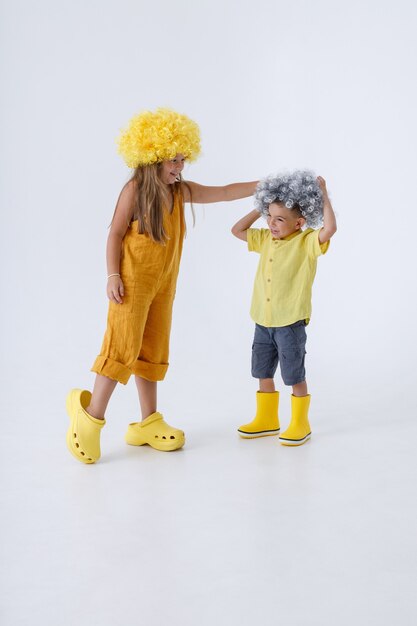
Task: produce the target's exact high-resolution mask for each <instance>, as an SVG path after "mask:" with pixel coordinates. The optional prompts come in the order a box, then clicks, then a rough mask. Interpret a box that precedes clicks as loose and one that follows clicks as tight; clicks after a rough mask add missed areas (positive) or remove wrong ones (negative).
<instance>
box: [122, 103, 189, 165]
mask: <svg viewBox="0 0 417 626" xmlns="http://www.w3.org/2000/svg"><path fill="white" fill-rule="evenodd" d="M117 144H118V153H119V154H121V155H122V157H123V159H124V160H125V162H126V164H127V165H128V167H133V168H134V167H138V166H139V165H151V164H152V163H157V162H159V161H168V160H169V159H173V158H174V157H175V155H176V154H183V155H184V156H185V157H186V158H187V159H188V160H189V161H195V159H196V158H197V157H198V155H199V154H200V149H201V148H200V129H199V127H198V125H197V124H196V123H195V122H193V121H192V120H190V118H189V117H187V116H186V115H181V114H180V113H176V111H172V110H171V109H165V108H159V109H156V111H155V112H152V111H142V112H141V113H139V114H138V115H135V116H134V117H132V119H131V120H130V122H129V125H128V127H127V128H126V129H125V130H123V131H122V132H121V134H120V135H119V137H118V138H117Z"/></svg>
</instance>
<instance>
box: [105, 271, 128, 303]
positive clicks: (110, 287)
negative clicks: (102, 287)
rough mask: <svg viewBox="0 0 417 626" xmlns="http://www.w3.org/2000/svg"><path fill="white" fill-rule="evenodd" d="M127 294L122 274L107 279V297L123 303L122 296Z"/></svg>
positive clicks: (112, 300)
mask: <svg viewBox="0 0 417 626" xmlns="http://www.w3.org/2000/svg"><path fill="white" fill-rule="evenodd" d="M124 295H125V290H124V287H123V282H122V279H121V278H120V276H110V278H109V279H108V281H107V297H108V299H109V300H111V302H115V303H116V304H123V300H122V297H123V296H124Z"/></svg>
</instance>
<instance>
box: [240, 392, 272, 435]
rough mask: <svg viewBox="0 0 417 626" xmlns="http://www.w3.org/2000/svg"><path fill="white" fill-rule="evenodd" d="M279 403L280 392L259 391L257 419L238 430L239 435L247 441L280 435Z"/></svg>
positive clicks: (257, 394) (257, 395)
mask: <svg viewBox="0 0 417 626" xmlns="http://www.w3.org/2000/svg"><path fill="white" fill-rule="evenodd" d="M278 402H279V392H278V391H274V392H272V393H264V392H262V391H258V392H257V393H256V415H255V418H254V419H253V420H252V421H251V422H250V423H249V424H244V425H243V426H240V427H239V428H238V430H237V432H238V433H239V435H240V436H241V437H244V438H245V439H255V438H256V437H269V436H271V435H278V433H279V419H278Z"/></svg>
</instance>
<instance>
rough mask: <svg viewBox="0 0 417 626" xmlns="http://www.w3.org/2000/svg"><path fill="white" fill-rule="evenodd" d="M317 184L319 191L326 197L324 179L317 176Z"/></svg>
mask: <svg viewBox="0 0 417 626" xmlns="http://www.w3.org/2000/svg"><path fill="white" fill-rule="evenodd" d="M317 182H318V184H319V187H320V189H321V190H322V192H323V196H327V187H326V181H325V180H324V178H323V177H322V176H317Z"/></svg>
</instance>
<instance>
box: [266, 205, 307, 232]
mask: <svg viewBox="0 0 417 626" xmlns="http://www.w3.org/2000/svg"><path fill="white" fill-rule="evenodd" d="M266 221H267V223H268V226H269V230H270V231H271V233H272V236H273V237H274V239H283V238H284V237H288V235H292V233H295V232H296V231H297V230H300V228H301V226H302V225H303V224H304V223H305V219H304V218H303V217H298V216H297V215H296V214H295V213H294V211H291V209H287V207H286V206H284V205H283V204H278V203H276V202H273V203H272V204H270V205H269V210H268V217H267V218H266Z"/></svg>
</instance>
